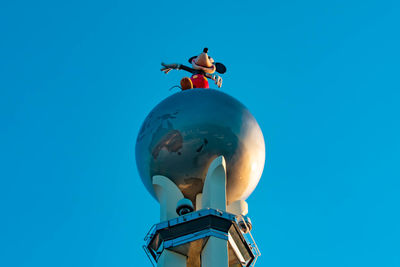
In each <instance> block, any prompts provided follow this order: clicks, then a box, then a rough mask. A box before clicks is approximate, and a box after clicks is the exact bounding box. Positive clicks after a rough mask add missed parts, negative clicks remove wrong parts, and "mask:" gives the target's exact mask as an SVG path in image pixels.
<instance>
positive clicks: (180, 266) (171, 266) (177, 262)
mask: <svg viewBox="0 0 400 267" xmlns="http://www.w3.org/2000/svg"><path fill="white" fill-rule="evenodd" d="M157 267H186V257H185V256H183V255H181V254H178V253H176V252H173V251H170V250H164V251H163V253H162V254H161V256H160V258H159V259H158V262H157Z"/></svg>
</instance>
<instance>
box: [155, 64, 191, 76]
mask: <svg viewBox="0 0 400 267" xmlns="http://www.w3.org/2000/svg"><path fill="white" fill-rule="evenodd" d="M161 65H162V66H163V67H162V68H161V71H163V72H164V73H165V74H167V73H168V72H170V71H171V70H186V71H188V72H190V73H196V70H195V69H192V68H189V67H187V66H185V65H182V64H177V63H173V64H165V63H164V62H162V63H161Z"/></svg>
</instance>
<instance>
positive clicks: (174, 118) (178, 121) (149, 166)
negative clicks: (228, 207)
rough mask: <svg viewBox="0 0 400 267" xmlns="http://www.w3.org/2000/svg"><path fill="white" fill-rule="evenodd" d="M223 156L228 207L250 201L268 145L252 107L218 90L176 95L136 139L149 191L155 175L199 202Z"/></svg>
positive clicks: (148, 119) (153, 115)
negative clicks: (214, 165)
mask: <svg viewBox="0 0 400 267" xmlns="http://www.w3.org/2000/svg"><path fill="white" fill-rule="evenodd" d="M220 155H223V156H224V157H225V160H226V167H227V200H228V203H230V202H233V201H235V200H239V199H245V198H247V197H248V196H249V195H250V194H251V192H252V191H253V190H254V188H255V187H256V186H257V183H258V181H259V180H260V178H261V174H262V171H263V168H264V161H265V144H264V138H263V135H262V132H261V129H260V127H259V125H258V123H257V122H256V120H255V119H254V117H253V116H252V115H251V113H250V112H249V111H248V109H247V108H246V107H245V106H244V105H243V104H241V103H240V102H239V101H237V100H236V99H234V98H233V97H231V96H229V95H227V94H225V93H223V92H221V91H217V90H212V89H191V90H186V91H182V92H179V93H175V94H174V95H171V96H170V97H168V98H166V99H165V100H163V101H162V102H161V103H160V104H158V105H157V106H156V107H155V108H154V109H153V110H152V111H151V112H150V114H149V115H148V116H147V117H146V119H145V121H144V122H143V125H142V127H141V129H140V131H139V134H138V137H137V141H136V163H137V167H138V169H139V174H140V176H141V178H142V181H143V183H144V185H145V186H146V188H147V190H149V192H150V193H151V194H152V195H153V196H155V193H154V189H153V185H152V177H153V176H154V175H163V176H166V177H168V178H169V179H171V180H172V181H173V182H174V183H175V184H176V185H177V186H178V187H179V188H180V190H181V191H182V193H183V194H184V195H185V197H187V198H189V199H191V200H192V201H193V203H195V201H194V200H195V198H196V195H197V194H198V193H201V192H202V188H203V185H204V180H205V177H206V174H207V170H208V167H209V165H210V164H211V162H212V161H213V160H214V159H215V158H216V157H218V156H220Z"/></svg>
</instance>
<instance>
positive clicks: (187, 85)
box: [181, 77, 193, 91]
mask: <svg viewBox="0 0 400 267" xmlns="http://www.w3.org/2000/svg"><path fill="white" fill-rule="evenodd" d="M181 87H182V91H184V90H188V89H192V88H193V83H192V80H191V79H190V78H188V77H185V78H182V80H181Z"/></svg>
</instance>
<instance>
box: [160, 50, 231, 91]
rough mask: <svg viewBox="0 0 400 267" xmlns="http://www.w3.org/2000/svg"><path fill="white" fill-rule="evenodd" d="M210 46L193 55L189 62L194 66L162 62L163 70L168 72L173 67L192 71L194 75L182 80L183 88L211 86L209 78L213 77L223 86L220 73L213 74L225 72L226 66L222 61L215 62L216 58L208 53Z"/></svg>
mask: <svg viewBox="0 0 400 267" xmlns="http://www.w3.org/2000/svg"><path fill="white" fill-rule="evenodd" d="M207 52H208V48H204V49H203V53H201V54H200V55H198V56H194V57H191V58H190V59H189V63H190V64H192V68H190V67H187V66H185V65H182V64H176V63H175V64H165V63H161V65H162V66H163V68H162V69H161V71H163V72H165V74H167V73H168V72H170V71H171V70H172V69H175V70H186V71H188V72H190V73H192V74H193V75H192V77H190V78H189V77H184V78H182V80H181V88H182V90H188V89H192V88H209V85H208V80H207V78H208V79H211V80H213V81H214V82H215V84H216V85H217V86H218V87H219V88H221V86H222V78H221V77H220V76H218V75H211V74H213V73H214V72H218V73H220V74H224V73H225V72H226V67H225V66H224V64H222V63H218V62H217V63H214V59H213V58H211V57H210V56H208V55H207Z"/></svg>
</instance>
